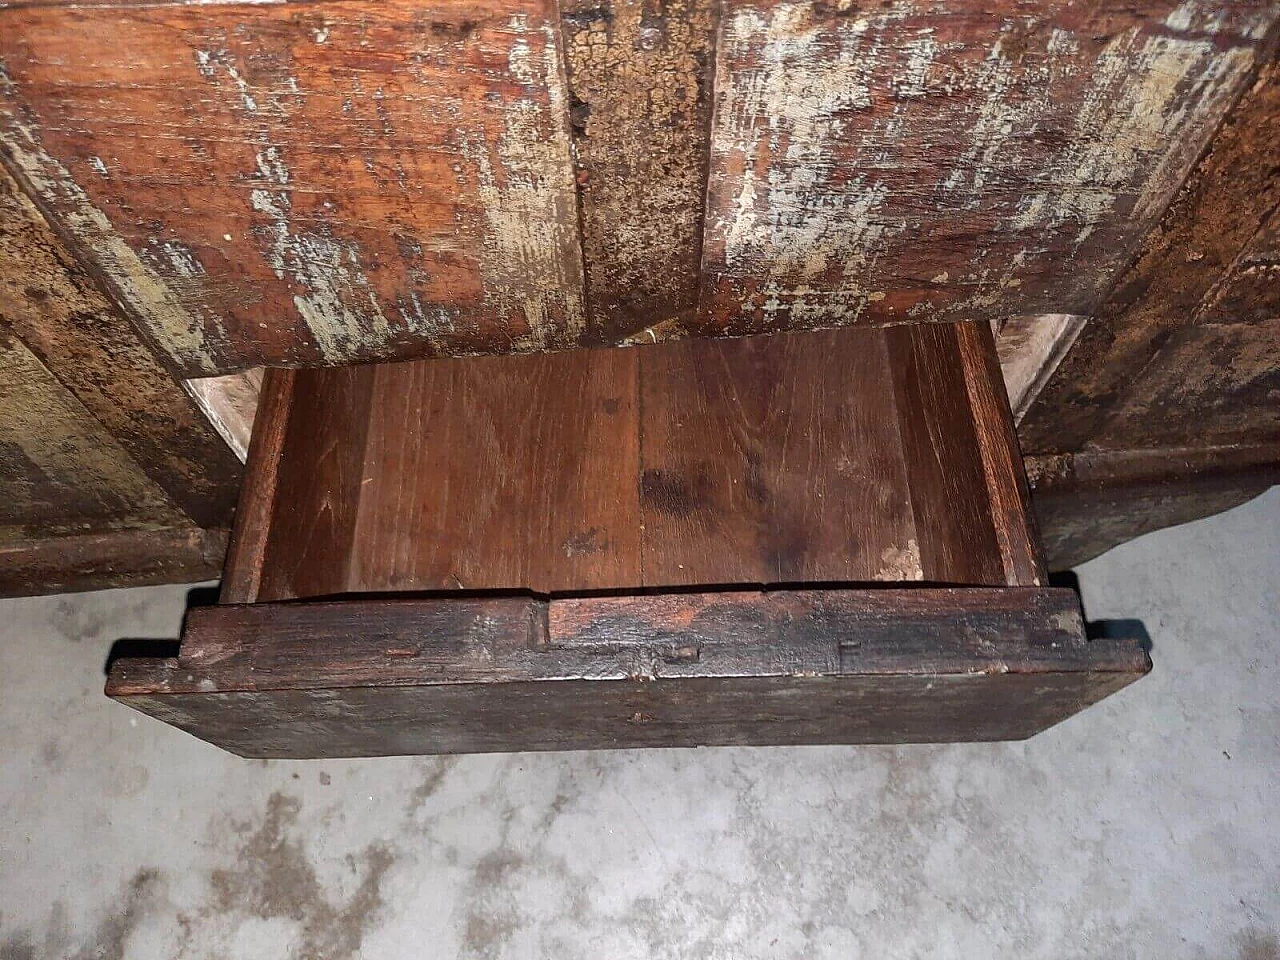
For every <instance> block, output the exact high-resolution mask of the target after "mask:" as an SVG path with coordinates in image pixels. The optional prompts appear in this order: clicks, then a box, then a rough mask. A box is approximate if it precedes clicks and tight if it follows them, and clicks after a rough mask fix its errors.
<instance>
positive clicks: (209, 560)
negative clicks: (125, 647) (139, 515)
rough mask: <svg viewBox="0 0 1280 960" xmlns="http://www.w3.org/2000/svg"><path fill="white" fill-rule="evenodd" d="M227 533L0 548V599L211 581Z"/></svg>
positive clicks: (54, 540)
mask: <svg viewBox="0 0 1280 960" xmlns="http://www.w3.org/2000/svg"><path fill="white" fill-rule="evenodd" d="M226 552H227V532H226V531H225V530H198V529H194V528H192V527H189V526H184V527H178V528H175V529H160V530H119V531H113V532H110V533H85V534H72V535H67V536H50V537H46V538H45V539H41V540H20V541H15V542H8V543H3V544H0V597H27V596H36V595H39V594H47V593H71V592H79V591H81V590H107V589H111V588H115V587H145V586H150V585H153V584H160V583H197V582H199V581H201V580H215V579H217V577H218V572H219V571H220V570H221V568H222V560H223V557H224V556H225V554H226Z"/></svg>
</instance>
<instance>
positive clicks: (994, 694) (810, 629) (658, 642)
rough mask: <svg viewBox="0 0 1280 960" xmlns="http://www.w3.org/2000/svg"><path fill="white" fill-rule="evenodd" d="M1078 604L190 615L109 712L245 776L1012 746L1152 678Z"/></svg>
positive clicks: (890, 594) (432, 606) (1008, 598)
mask: <svg viewBox="0 0 1280 960" xmlns="http://www.w3.org/2000/svg"><path fill="white" fill-rule="evenodd" d="M1149 667H1150V661H1149V660H1148V659H1147V657H1146V654H1145V653H1144V652H1143V651H1142V650H1141V648H1140V646H1139V645H1138V643H1137V641H1093V642H1087V641H1085V639H1084V632H1083V624H1082V621H1081V619H1080V614H1079V608H1078V605H1077V601H1076V600H1075V597H1074V595H1073V594H1071V593H1070V592H1069V591H1044V590H1026V589H1001V590H962V591H949V590H923V589H916V590H897V591H831V590H824V591H783V592H779V593H767V594H760V593H751V592H746V593H717V594H680V595H665V596H663V595H659V596H656V597H644V598H640V597H631V598H619V597H613V598H585V599H566V600H553V601H551V602H550V603H547V602H546V601H538V600H532V599H529V598H519V597H508V598H497V599H483V598H474V599H470V600H457V599H455V600H434V601H433V600H416V601H377V600H368V601H358V602H353V603H347V604H258V605H251V606H241V607H236V606H219V607H213V608H204V609H200V610H194V611H192V613H191V616H190V618H189V621H188V627H187V631H186V635H185V639H184V643H183V647H182V650H181V652H180V654H179V658H178V659H176V660H168V661H164V660H160V661H146V660H141V661H140V660H127V659H126V660H119V661H117V662H116V663H115V664H113V666H112V671H111V675H110V678H109V680H108V687H107V692H108V695H110V696H112V697H115V698H117V699H119V700H121V701H122V702H124V703H127V704H129V705H130V706H134V707H136V708H137V709H140V710H142V711H143V712H146V713H150V714H152V715H154V716H157V717H159V718H161V719H163V720H165V721H167V722H169V723H173V724H175V725H177V726H180V727H182V728H184V729H186V730H188V731H189V732H192V733H194V734H195V735H197V736H200V737H202V738H204V739H207V740H210V741H211V742H214V743H218V744H220V745H221V746H224V747H226V748H227V749H230V750H232V751H233V752H238V753H241V754H243V755H246V756H276V757H316V756H351V755H385V754H403V753H452V752H479V751H486V750H503V751H509V750H512V749H524V750H537V749H583V748H593V747H596V748H598V747H633V746H694V745H709V744H783V743H815V742H822V743H829V742H848V743H860V742H903V741H937V740H953V739H1007V738H1011V737H1013V738H1017V737H1024V736H1029V735H1030V734H1032V733H1034V732H1036V731H1037V730H1040V729H1043V728H1044V727H1046V726H1049V725H1051V724H1053V723H1055V722H1057V721H1058V720H1061V719H1062V718H1063V717H1065V716H1068V715H1070V714H1071V713H1073V712H1075V711H1076V710H1079V709H1080V708H1081V707H1083V706H1085V705H1087V704H1088V703H1091V702H1093V701H1094V700H1096V699H1099V698H1101V697H1103V696H1105V695H1107V694H1109V693H1111V692H1113V691H1115V690H1117V689H1119V688H1121V687H1123V686H1125V685H1126V684H1128V683H1130V682H1132V681H1133V680H1135V679H1137V678H1139V677H1140V676H1141V675H1142V674H1143V673H1145V672H1146V671H1147V670H1148V669H1149Z"/></svg>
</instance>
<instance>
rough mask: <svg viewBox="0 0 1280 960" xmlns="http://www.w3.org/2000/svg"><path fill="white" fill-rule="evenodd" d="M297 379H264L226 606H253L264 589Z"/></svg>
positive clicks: (286, 375) (227, 575)
mask: <svg viewBox="0 0 1280 960" xmlns="http://www.w3.org/2000/svg"><path fill="white" fill-rule="evenodd" d="M294 378H295V374H294V372H293V371H292V370H269V371H267V373H266V375H265V376H264V377H263V381H262V391H261V393H260V395H259V396H260V401H259V404H258V409H257V414H256V415H255V417H254V429H253V437H252V439H251V440H250V443H249V456H248V460H247V461H246V466H245V480H244V485H243V486H242V487H241V489H240V506H239V508H238V509H237V510H236V523H235V527H233V528H232V531H231V544H230V546H229V548H228V550H227V565H226V569H225V570H223V572H222V592H221V596H220V598H221V600H222V602H223V603H252V602H253V601H255V600H257V599H258V595H259V592H260V590H261V586H262V571H263V567H264V565H265V563H266V554H267V538H268V535H269V534H270V532H271V530H272V527H273V521H274V519H275V517H274V514H275V508H276V498H275V489H276V484H277V482H278V481H279V477H280V460H281V457H282V456H283V453H284V444H285V438H286V436H287V434H288V428H289V419H290V418H289V414H290V412H291V410H292V408H293V384H294Z"/></svg>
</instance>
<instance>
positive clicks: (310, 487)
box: [249, 367, 374, 600]
mask: <svg viewBox="0 0 1280 960" xmlns="http://www.w3.org/2000/svg"><path fill="white" fill-rule="evenodd" d="M373 375H374V368H373V367H342V368H339V369H334V370H315V371H310V372H308V373H305V374H304V373H295V374H294V376H293V389H292V391H291V397H290V404H289V412H290V416H289V421H288V426H287V427H286V428H285V438H284V446H283V448H282V451H281V455H280V460H279V462H278V463H275V464H272V466H271V467H270V468H268V469H274V470H275V471H276V477H275V484H274V485H273V486H272V488H271V495H272V498H273V500H274V502H273V504H272V506H271V508H270V512H269V517H270V523H271V534H270V536H269V537H268V538H267V541H266V544H265V555H264V558H263V561H262V574H261V585H260V586H259V589H258V594H257V597H256V599H259V600H274V599H284V598H287V597H292V596H304V597H307V596H311V597H315V596H325V595H327V594H334V593H344V592H346V590H347V589H348V588H347V584H348V582H349V578H350V571H351V555H352V541H353V538H354V536H355V528H356V518H357V513H358V511H359V508H360V496H361V492H362V482H363V480H364V444H365V439H366V437H367V436H368V429H369V420H370V399H371V397H372V393H373ZM255 493H256V490H251V491H250V493H249V496H251V497H252V496H255Z"/></svg>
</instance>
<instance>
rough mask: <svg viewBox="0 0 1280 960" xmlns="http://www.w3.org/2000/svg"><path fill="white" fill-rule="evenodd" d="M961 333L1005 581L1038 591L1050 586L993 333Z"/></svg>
mask: <svg viewBox="0 0 1280 960" xmlns="http://www.w3.org/2000/svg"><path fill="white" fill-rule="evenodd" d="M955 330H956V340H957V342H958V344H959V347H960V356H961V358H962V360H963V363H962V364H961V368H962V369H963V370H964V380H965V388H966V390H967V393H968V397H969V407H970V409H971V410H972V412H973V413H972V416H973V427H974V433H975V435H976V437H977V441H978V450H979V452H980V454H981V456H982V469H983V472H984V474H985V475H986V480H987V503H988V508H989V509H990V511H991V521H992V527H993V528H994V530H995V535H996V542H997V543H999V545H1000V557H1001V559H1002V561H1003V563H1004V576H1005V582H1006V583H1008V584H1010V585H1011V586H1026V587H1030V586H1038V585H1040V584H1042V583H1044V574H1045V570H1044V558H1043V557H1042V556H1041V554H1040V544H1039V542H1038V539H1037V537H1036V532H1035V524H1034V523H1033V522H1032V513H1031V509H1030V506H1029V494H1028V491H1027V478H1026V475H1025V474H1024V473H1023V468H1022V454H1021V452H1020V451H1019V449H1018V438H1017V437H1016V436H1015V435H1014V431H1013V413H1012V411H1011V410H1010V409H1009V397H1008V394H1007V393H1006V392H1005V390H1004V387H1003V384H1002V383H1001V378H1000V364H999V362H998V360H997V356H996V348H995V341H994V339H993V337H992V335H991V328H990V327H989V326H987V325H986V324H985V323H962V324H958V325H957V326H956V328H955Z"/></svg>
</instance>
